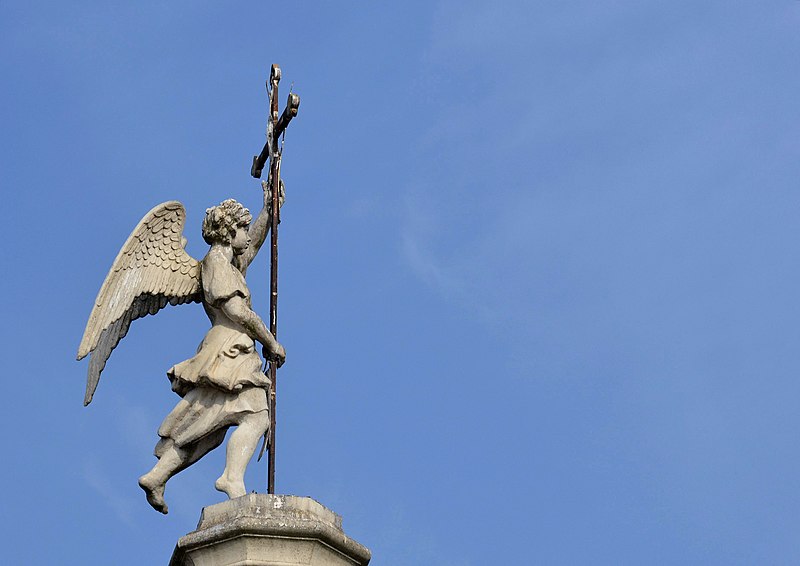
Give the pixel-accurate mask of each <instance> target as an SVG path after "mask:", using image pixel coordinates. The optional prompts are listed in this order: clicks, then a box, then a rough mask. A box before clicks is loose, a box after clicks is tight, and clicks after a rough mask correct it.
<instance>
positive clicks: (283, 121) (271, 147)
mask: <svg viewBox="0 0 800 566" xmlns="http://www.w3.org/2000/svg"><path fill="white" fill-rule="evenodd" d="M280 80H281V69H280V67H278V65H275V64H273V65H272V69H271V71H270V74H269V80H268V81H267V93H268V94H269V119H268V120H267V142H266V143H265V144H264V148H263V149H262V150H261V153H260V154H259V155H256V156H253V165H252V167H251V168H250V174H251V175H252V176H253V177H255V178H256V179H260V178H261V172H262V170H263V169H264V165H265V164H266V162H267V160H268V159H269V167H270V168H269V177H268V180H269V185H270V190H271V191H272V226H271V228H270V229H271V231H272V234H271V236H272V240H271V246H270V251H271V253H270V278H269V287H270V295H269V330H270V332H272V335H273V336H275V339H277V338H278V224H279V223H280V221H281V220H280V185H281V180H280V175H281V153H282V148H281V147H279V144H278V138H280V136H281V134H283V133H284V131H285V130H286V127H287V126H288V125H289V122H291V121H292V118H294V117H295V116H297V109H298V108H299V106H300V97H299V96H297V95H296V94H294V93H290V94H289V99H288V100H287V101H286V108H285V109H284V110H283V113H282V114H281V115H280V116H279V115H278V83H279V82H280ZM268 377H269V379H270V381H272V388H271V390H270V394H269V420H270V427H269V439H268V444H269V454H268V457H267V469H268V472H267V493H273V494H274V493H275V394H276V389H277V386H278V382H277V366H276V365H275V364H274V363H270V364H269V370H268ZM265 441H267V439H265Z"/></svg>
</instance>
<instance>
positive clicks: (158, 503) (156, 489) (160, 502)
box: [139, 474, 168, 515]
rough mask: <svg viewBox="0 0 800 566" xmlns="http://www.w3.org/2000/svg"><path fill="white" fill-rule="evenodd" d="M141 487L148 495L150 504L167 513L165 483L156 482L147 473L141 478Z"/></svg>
mask: <svg viewBox="0 0 800 566" xmlns="http://www.w3.org/2000/svg"><path fill="white" fill-rule="evenodd" d="M139 487H141V488H142V489H143V490H144V493H145V495H146V496H147V502H148V503H149V504H150V506H151V507H152V508H153V509H155V510H156V511H159V512H161V513H164V515H166V514H167V511H168V509H167V502H166V501H164V484H163V483H160V482H156V481H153V480H151V479H150V478H148V477H147V474H145V475H143V476H142V477H140V478H139Z"/></svg>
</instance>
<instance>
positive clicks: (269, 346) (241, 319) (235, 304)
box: [219, 295, 286, 366]
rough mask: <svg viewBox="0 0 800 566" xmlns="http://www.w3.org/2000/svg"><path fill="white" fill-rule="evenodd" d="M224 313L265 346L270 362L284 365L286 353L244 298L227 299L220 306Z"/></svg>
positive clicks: (237, 296)
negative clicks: (273, 361)
mask: <svg viewBox="0 0 800 566" xmlns="http://www.w3.org/2000/svg"><path fill="white" fill-rule="evenodd" d="M219 306H220V308H221V309H222V312H224V313H225V316H227V317H228V318H229V319H231V320H232V321H234V322H237V323H239V324H241V325H242V327H244V329H245V331H246V332H247V335H248V336H250V338H252V339H253V340H255V341H257V342H260V343H261V344H263V345H264V350H265V351H266V352H268V353H269V354H270V355H268V356H266V357H267V358H269V359H270V360H275V361H277V362H278V365H279V366H280V365H282V364H283V362H284V360H285V359H286V351H285V350H284V349H283V346H281V345H280V344H279V343H278V341H277V340H275V337H274V336H273V335H272V333H271V332H270V331H269V330H268V329H267V325H266V324H264V321H263V320H261V317H260V316H258V315H257V314H256V313H255V312H254V311H253V309H251V308H250V307H248V306H247V303H246V302H245V300H244V298H242V297H241V296H239V295H234V296H232V297H231V298H229V299H226V300H225V301H224V302H222V303H221V304H220V305H219Z"/></svg>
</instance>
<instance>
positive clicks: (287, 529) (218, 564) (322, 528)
mask: <svg viewBox="0 0 800 566" xmlns="http://www.w3.org/2000/svg"><path fill="white" fill-rule="evenodd" d="M370 557H371V556H370V552H369V550H367V548H365V547H364V546H362V545H361V544H359V543H358V542H356V541H354V540H353V539H351V538H349V537H348V536H347V535H345V534H344V531H343V530H342V518H341V517H340V516H339V515H337V514H336V513H334V512H333V511H331V510H330V509H328V508H326V507H324V506H323V505H321V504H320V503H318V502H317V501H314V500H313V499H311V498H309V497H297V496H294V495H268V494H265V493H251V494H248V495H244V496H242V497H238V498H236V499H231V500H229V501H225V502H223V503H218V504H216V505H211V506H208V507H205V508H204V509H203V513H202V514H201V516H200V523H199V524H198V525H197V530H195V531H193V532H191V533H189V534H187V535H186V536H184V537H182V538H181V539H180V540H179V541H178V545H177V546H176V547H175V552H174V553H173V555H172V560H171V561H170V566H234V565H236V566H245V565H247V566H295V565H304V566H306V565H307V566H354V565H355V566H366V565H367V564H369V561H370Z"/></svg>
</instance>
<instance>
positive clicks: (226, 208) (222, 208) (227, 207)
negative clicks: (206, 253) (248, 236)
mask: <svg viewBox="0 0 800 566" xmlns="http://www.w3.org/2000/svg"><path fill="white" fill-rule="evenodd" d="M251 220H253V216H252V215H251V214H250V211H249V210H247V209H246V208H245V207H244V206H242V205H241V204H240V203H239V202H237V201H236V200H234V199H232V198H229V199H227V200H224V201H222V202H221V203H219V204H218V205H217V206H212V207H211V208H207V209H206V217H205V218H204V219H203V239H204V240H205V241H206V243H207V244H209V245H211V244H217V243H219V244H230V243H231V237H232V236H233V233H234V232H235V230H236V227H237V226H247V225H248V224H250V221H251Z"/></svg>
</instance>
